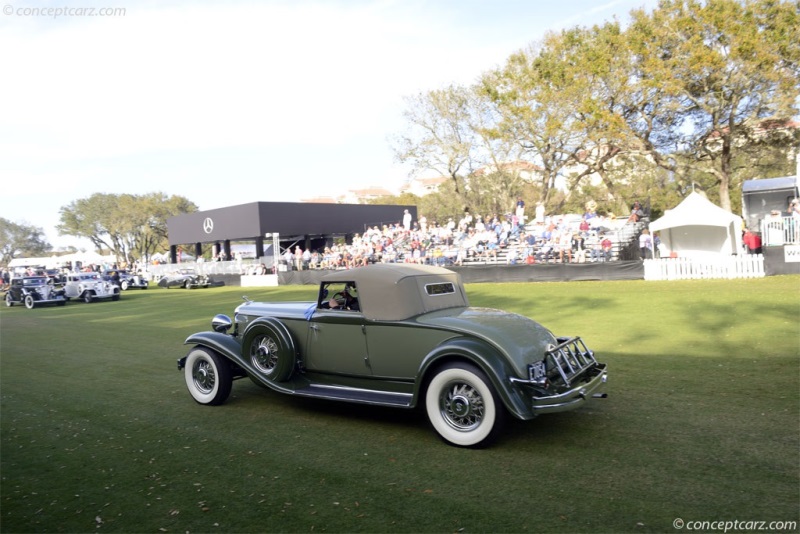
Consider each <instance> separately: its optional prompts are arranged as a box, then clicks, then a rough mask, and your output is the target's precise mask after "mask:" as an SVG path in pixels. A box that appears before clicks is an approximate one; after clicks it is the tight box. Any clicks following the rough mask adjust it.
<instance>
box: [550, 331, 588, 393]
mask: <svg viewBox="0 0 800 534" xmlns="http://www.w3.org/2000/svg"><path fill="white" fill-rule="evenodd" d="M557 340H558V345H556V346H555V347H552V348H551V349H550V350H548V351H547V352H546V353H545V364H547V362H548V361H551V362H553V367H554V368H555V369H556V370H557V371H558V374H559V376H561V379H562V380H563V381H564V385H566V386H567V387H570V385H571V384H570V381H571V380H573V379H575V378H576V377H578V376H580V375H581V374H582V373H583V372H584V371H585V370H587V369H589V368H591V367H594V366H596V365H597V360H595V358H594V352H592V351H591V350H589V348H588V347H587V346H586V343H584V342H583V340H582V339H581V338H580V337H571V338H567V337H560V338H557Z"/></svg>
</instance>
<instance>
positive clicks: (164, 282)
mask: <svg viewBox="0 0 800 534" xmlns="http://www.w3.org/2000/svg"><path fill="white" fill-rule="evenodd" d="M158 285H159V287H165V288H167V289H169V288H171V287H182V288H184V289H195V288H198V287H208V286H210V285H211V280H210V279H209V278H208V276H206V275H204V274H198V273H197V272H196V271H195V270H194V269H188V268H184V269H178V270H177V271H175V272H173V273H169V274H167V275H165V276H163V277H162V278H161V279H160V280H159V281H158Z"/></svg>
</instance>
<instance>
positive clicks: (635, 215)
mask: <svg viewBox="0 0 800 534" xmlns="http://www.w3.org/2000/svg"><path fill="white" fill-rule="evenodd" d="M642 217H644V211H643V210H642V205H641V204H639V203H638V202H634V203H633V207H632V208H631V214H630V216H629V217H628V222H634V223H635V222H639V221H640V220H642Z"/></svg>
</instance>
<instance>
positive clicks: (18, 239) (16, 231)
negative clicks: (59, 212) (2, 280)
mask: <svg viewBox="0 0 800 534" xmlns="http://www.w3.org/2000/svg"><path fill="white" fill-rule="evenodd" d="M51 248H52V247H51V246H50V243H48V242H47V240H46V238H45V235H44V230H42V229H41V228H39V227H36V226H31V225H29V224H25V223H15V222H12V221H9V220H8V219H4V218H2V217H0V264H1V265H8V262H10V261H11V260H13V259H14V258H23V257H37V256H44V255H45V254H47V252H48V251H49V250H50V249H51Z"/></svg>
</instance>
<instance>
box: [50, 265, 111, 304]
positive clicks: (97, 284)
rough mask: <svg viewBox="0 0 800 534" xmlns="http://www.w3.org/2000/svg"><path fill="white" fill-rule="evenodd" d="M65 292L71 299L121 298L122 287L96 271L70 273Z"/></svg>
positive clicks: (85, 300) (90, 300) (88, 300)
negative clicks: (104, 278) (105, 278)
mask: <svg viewBox="0 0 800 534" xmlns="http://www.w3.org/2000/svg"><path fill="white" fill-rule="evenodd" d="M64 294H65V296H66V297H67V300H69V299H82V300H83V301H84V302H92V301H93V300H106V299H111V300H119V296H120V289H119V287H118V286H117V285H115V284H113V283H112V282H110V281H108V280H103V277H102V276H100V275H99V274H98V273H95V272H85V273H84V272H78V273H69V274H68V275H67V281H66V283H65V284H64Z"/></svg>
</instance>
